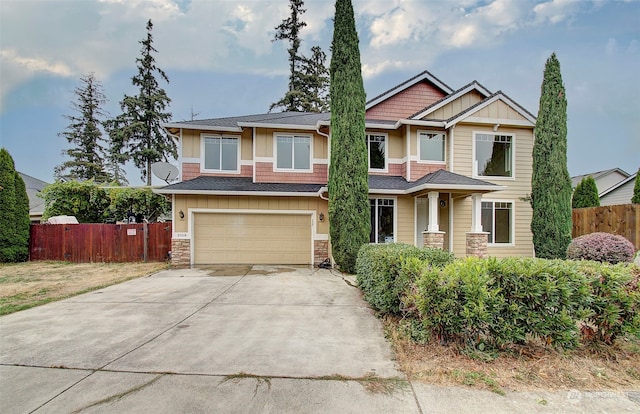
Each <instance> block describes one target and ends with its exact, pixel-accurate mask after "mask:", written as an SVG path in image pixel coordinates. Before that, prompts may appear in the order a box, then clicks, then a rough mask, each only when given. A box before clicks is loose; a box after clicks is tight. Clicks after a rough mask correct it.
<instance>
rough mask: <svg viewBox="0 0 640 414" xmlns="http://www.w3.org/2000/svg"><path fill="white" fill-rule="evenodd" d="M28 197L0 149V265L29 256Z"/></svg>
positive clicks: (12, 166) (4, 150) (9, 159)
mask: <svg viewBox="0 0 640 414" xmlns="http://www.w3.org/2000/svg"><path fill="white" fill-rule="evenodd" d="M29 226H30V220H29V197H28V196H27V190H26V188H25V185H24V181H23V180H22V177H20V174H18V172H17V171H16V168H15V164H14V162H13V158H12V157H11V155H10V154H9V151H7V150H6V149H5V148H2V149H0V263H6V262H22V261H25V260H27V258H28V256H29Z"/></svg>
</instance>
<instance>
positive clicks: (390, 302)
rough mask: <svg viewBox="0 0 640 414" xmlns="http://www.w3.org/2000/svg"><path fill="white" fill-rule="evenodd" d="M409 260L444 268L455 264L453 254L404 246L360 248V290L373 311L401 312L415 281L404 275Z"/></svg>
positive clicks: (358, 263) (372, 245)
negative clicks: (406, 290) (403, 270)
mask: <svg viewBox="0 0 640 414" xmlns="http://www.w3.org/2000/svg"><path fill="white" fill-rule="evenodd" d="M408 258H416V259H418V260H420V261H421V262H424V263H425V264H426V265H428V266H438V267H442V266H444V265H445V264H447V263H451V262H452V261H453V254H452V253H449V252H445V251H443V250H441V249H428V248H424V249H421V248H418V247H415V246H412V245H409V244H402V243H389V244H365V245H364V246H362V247H361V248H360V250H359V252H358V257H357V260H356V272H357V281H358V286H359V287H360V289H362V291H363V293H364V297H365V299H366V300H367V302H369V304H370V305H371V306H372V307H373V308H374V309H376V310H378V311H382V312H388V313H399V312H400V305H401V297H402V295H403V293H404V291H405V289H407V287H408V286H409V284H410V282H412V281H413V280H412V278H411V275H410V274H409V273H407V272H401V267H402V263H403V261H404V260H405V259H408Z"/></svg>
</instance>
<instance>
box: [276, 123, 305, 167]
mask: <svg viewBox="0 0 640 414" xmlns="http://www.w3.org/2000/svg"><path fill="white" fill-rule="evenodd" d="M278 137H292V138H293V137H305V138H309V168H308V169H303V170H302V169H296V168H294V167H293V166H294V165H295V160H294V159H292V160H291V168H278ZM292 147H293V146H292ZM273 171H274V172H289V173H291V172H293V173H313V134H296V133H291V132H274V133H273Z"/></svg>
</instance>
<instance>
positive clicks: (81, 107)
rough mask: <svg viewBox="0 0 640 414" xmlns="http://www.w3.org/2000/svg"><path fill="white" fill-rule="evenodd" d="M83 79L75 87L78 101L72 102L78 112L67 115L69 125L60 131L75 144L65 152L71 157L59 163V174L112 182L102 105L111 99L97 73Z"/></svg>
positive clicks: (57, 168)
mask: <svg viewBox="0 0 640 414" xmlns="http://www.w3.org/2000/svg"><path fill="white" fill-rule="evenodd" d="M80 82H81V86H79V87H76V88H75V90H74V95H75V101H74V102H72V103H71V107H72V108H73V109H74V111H75V112H76V113H77V115H65V118H66V119H68V120H69V125H68V126H67V128H66V129H65V130H64V131H63V132H61V133H59V134H58V135H60V136H63V137H64V138H66V139H67V142H69V143H70V144H72V145H73V147H72V148H69V149H67V150H65V151H63V154H65V153H66V155H68V156H69V157H70V158H71V159H70V160H68V161H65V162H63V163H62V164H60V165H58V166H57V167H56V168H55V175H56V177H58V178H68V179H72V180H95V181H98V182H105V181H109V176H108V174H107V172H106V171H105V165H104V158H105V148H104V145H103V142H104V141H105V139H104V138H103V136H102V129H101V128H102V122H103V118H104V117H105V112H104V111H103V109H102V107H103V105H104V104H105V103H106V102H107V98H106V97H105V95H104V91H103V88H102V85H101V84H100V81H98V80H97V79H96V77H95V75H94V74H93V73H89V74H88V75H85V76H83V77H81V78H80Z"/></svg>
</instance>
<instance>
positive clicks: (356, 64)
mask: <svg viewBox="0 0 640 414" xmlns="http://www.w3.org/2000/svg"><path fill="white" fill-rule="evenodd" d="M332 52H333V54H332V57H331V66H330V74H331V84H330V85H331V86H330V91H331V165H330V167H329V168H330V169H329V233H330V235H331V246H332V252H333V256H334V259H335V261H336V263H337V264H338V266H339V267H340V269H341V270H343V271H346V272H354V271H355V262H356V257H357V255H358V250H359V249H360V247H361V246H362V245H363V244H365V243H367V242H368V241H369V234H370V231H371V223H370V210H369V209H370V207H369V200H368V192H369V187H368V182H367V179H368V177H367V150H366V145H365V140H364V137H365V126H364V125H365V93H364V86H363V82H362V71H361V66H360V50H359V48H358V33H357V32H356V24H355V18H354V15H353V6H352V4H351V0H337V1H336V14H335V21H334V31H333V41H332Z"/></svg>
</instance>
